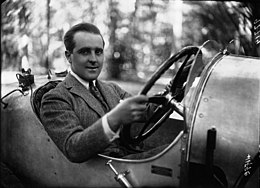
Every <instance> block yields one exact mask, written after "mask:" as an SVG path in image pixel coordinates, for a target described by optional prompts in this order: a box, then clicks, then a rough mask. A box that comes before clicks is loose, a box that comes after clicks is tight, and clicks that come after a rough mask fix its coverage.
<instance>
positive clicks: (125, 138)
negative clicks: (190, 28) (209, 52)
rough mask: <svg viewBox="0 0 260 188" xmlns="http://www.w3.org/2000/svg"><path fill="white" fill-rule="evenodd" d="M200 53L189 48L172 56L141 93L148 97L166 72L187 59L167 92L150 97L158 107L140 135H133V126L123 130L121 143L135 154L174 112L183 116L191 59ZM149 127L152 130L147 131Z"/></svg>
mask: <svg viewBox="0 0 260 188" xmlns="http://www.w3.org/2000/svg"><path fill="white" fill-rule="evenodd" d="M198 51H199V48H198V47H195V46H189V47H185V48H183V49H182V50H181V51H179V52H178V53H176V54H175V55H173V56H171V57H170V58H169V59H167V60H166V61H165V62H163V64H162V65H161V66H160V67H159V68H158V70H157V71H156V72H155V73H154V74H153V75H152V77H151V78H150V79H149V81H148V82H147V83H146V84H145V86H144V87H143V89H142V90H141V91H140V92H139V94H142V95H146V94H147V93H148V92H149V90H150V89H151V88H152V86H153V85H154V84H155V82H156V81H157V80H158V79H159V78H160V77H161V76H162V75H163V74H164V73H165V71H166V70H168V69H169V68H170V67H171V66H172V65H173V64H174V63H176V62H178V61H179V60H181V59H182V58H184V57H185V59H184V61H183V63H182V65H181V67H180V68H179V70H178V72H177V74H176V75H175V76H174V78H173V79H172V80H171V81H170V82H169V83H168V84H167V85H166V88H165V90H164V91H162V92H160V93H159V94H156V95H154V96H151V97H149V103H155V104H157V105H156V106H157V107H156V109H155V110H154V112H153V114H152V115H151V116H150V118H149V119H148V120H147V121H146V122H145V123H144V125H143V127H142V128H141V131H140V132H139V133H138V135H136V136H132V135H131V127H132V126H131V125H126V126H123V129H122V130H121V132H120V139H121V143H122V144H123V145H124V146H125V147H126V148H128V149H129V150H131V151H134V152H140V151H141V150H139V149H136V146H139V145H140V144H141V143H142V142H143V141H144V140H145V139H147V138H148V137H149V136H151V135H152V134H153V133H154V132H155V131H156V130H157V129H158V128H159V127H160V126H161V125H162V124H163V123H164V122H165V120H166V119H167V118H168V117H169V116H170V114H171V113H172V112H173V111H174V110H175V111H176V112H177V113H179V114H180V115H181V116H183V108H182V106H181V105H180V102H181V100H182V99H183V97H184V91H185V82H186V80H187V77H188V73H189V70H190V67H191V65H192V64H191V63H192V60H193V59H192V58H191V57H192V55H196V54H197V52H198ZM148 127H150V128H149V129H148V130H146V129H147V128H148Z"/></svg>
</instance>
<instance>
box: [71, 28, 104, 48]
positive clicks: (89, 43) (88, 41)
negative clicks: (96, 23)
mask: <svg viewBox="0 0 260 188" xmlns="http://www.w3.org/2000/svg"><path fill="white" fill-rule="evenodd" d="M74 41H75V49H80V48H83V47H89V48H103V40H102V37H101V36H100V35H99V34H94V33H88V32H82V31H79V32H76V33H75V34H74Z"/></svg>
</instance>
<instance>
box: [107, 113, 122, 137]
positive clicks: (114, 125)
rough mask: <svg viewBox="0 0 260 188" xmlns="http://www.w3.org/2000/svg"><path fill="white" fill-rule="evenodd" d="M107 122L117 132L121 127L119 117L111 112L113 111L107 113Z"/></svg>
mask: <svg viewBox="0 0 260 188" xmlns="http://www.w3.org/2000/svg"><path fill="white" fill-rule="evenodd" d="M107 122H108V124H109V127H110V129H111V130H112V131H114V132H116V131H117V130H118V129H119V126H120V122H119V120H118V118H117V117H115V116H114V115H113V114H111V113H108V114H107Z"/></svg>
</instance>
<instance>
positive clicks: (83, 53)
mask: <svg viewBox="0 0 260 188" xmlns="http://www.w3.org/2000/svg"><path fill="white" fill-rule="evenodd" d="M90 53H91V50H90V49H82V50H80V51H79V54H82V55H88V54H90Z"/></svg>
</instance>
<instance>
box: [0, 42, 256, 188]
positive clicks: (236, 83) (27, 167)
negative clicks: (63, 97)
mask: <svg viewBox="0 0 260 188" xmlns="http://www.w3.org/2000/svg"><path fill="white" fill-rule="evenodd" d="M210 43H211V41H209V42H206V43H204V44H203V45H202V46H199V47H196V46H189V47H185V48H183V49H182V50H181V51H179V52H178V53H176V54H174V55H172V56H171V57H170V58H169V59H167V60H166V61H165V62H163V63H162V65H161V66H160V67H159V68H158V69H157V71H156V72H155V73H154V74H153V75H152V77H151V78H150V80H149V81H148V82H147V83H146V84H145V86H144V87H143V89H142V90H141V91H140V94H144V95H149V94H148V92H149V90H150V89H151V88H152V86H153V85H154V84H155V83H156V81H157V80H158V79H160V77H161V76H162V75H163V74H164V73H165V72H166V71H167V70H168V69H169V68H170V67H171V66H173V65H177V64H178V65H181V66H180V67H179V70H178V72H177V74H176V75H175V76H174V77H173V79H172V80H171V81H170V83H168V82H167V83H165V85H167V87H166V88H168V89H166V90H162V92H160V94H155V95H151V96H150V95H149V100H150V102H151V103H156V104H157V105H158V107H157V109H156V111H155V112H154V114H153V116H152V117H151V118H150V119H149V120H148V121H147V122H146V123H145V124H144V125H143V126H141V129H140V130H137V131H134V133H133V131H132V129H135V128H134V127H131V126H129V127H127V128H125V129H124V130H123V134H122V135H123V136H122V142H123V143H124V144H125V145H126V146H127V147H129V148H132V149H136V146H138V145H140V143H141V144H148V145H149V144H150V143H153V144H154V143H156V144H157V146H158V145H161V144H162V143H161V142H163V141H162V140H165V139H164V138H166V137H167V138H170V139H168V140H169V141H168V143H167V144H168V145H167V147H166V148H164V149H163V150H162V151H160V152H159V153H156V154H154V155H153V156H150V157H148V158H142V159H122V158H114V157H110V156H105V155H102V154H99V155H98V156H97V157H96V158H93V159H90V160H88V161H86V162H83V163H72V162H70V161H69V160H68V159H67V158H66V157H65V156H64V155H63V154H62V152H61V151H60V150H59V149H58V148H57V146H56V145H55V144H54V142H53V141H52V139H51V138H50V137H49V136H48V134H47V132H46V131H45V129H44V126H43V125H42V123H41V121H40V119H39V117H38V113H39V105H40V100H41V97H42V96H43V94H44V93H45V92H47V91H48V90H50V89H52V88H54V87H55V86H56V85H57V84H58V83H59V82H60V81H61V80H62V79H63V77H60V76H53V77H51V78H49V79H47V78H45V77H44V78H42V77H41V78H37V79H36V77H34V76H33V75H32V74H31V73H30V71H29V72H27V71H25V72H23V73H22V74H17V79H18V81H19V85H20V87H19V89H17V88H15V86H13V85H2V93H3V92H4V91H5V92H6V90H7V89H8V90H9V91H10V92H6V93H5V95H4V96H2V98H1V103H2V107H1V170H2V168H4V169H8V170H9V172H11V173H12V175H15V177H17V178H18V179H19V181H21V183H22V185H25V186H43V187H121V186H122V187H248V188H249V187H250V188H251V187H259V135H260V134H259V130H260V60H259V58H254V57H246V56H238V55H232V54H230V53H229V52H228V50H226V49H223V50H219V49H217V50H216V51H213V50H212V48H211V47H209V46H210ZM12 87H13V88H12ZM11 88H12V89H11ZM165 124H167V126H168V127H167V128H165V127H164V126H165ZM173 128H174V129H176V130H178V131H177V133H176V132H175V133H176V134H173V132H172V131H169V130H170V129H173ZM162 130H164V131H162ZM155 139H156V142H155V141H154V140H155ZM163 144H165V143H163ZM150 145H152V144H150ZM151 147H152V146H151ZM6 174H8V173H6ZM4 178H6V177H4ZM9 183H10V182H9Z"/></svg>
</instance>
